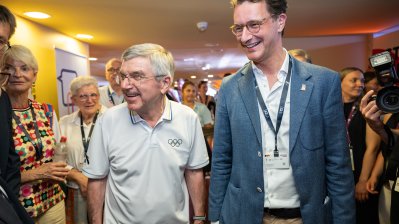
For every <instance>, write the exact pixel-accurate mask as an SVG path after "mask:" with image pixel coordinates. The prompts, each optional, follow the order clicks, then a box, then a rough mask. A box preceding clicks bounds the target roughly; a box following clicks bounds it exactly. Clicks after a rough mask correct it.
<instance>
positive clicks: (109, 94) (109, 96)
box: [107, 88, 125, 106]
mask: <svg viewBox="0 0 399 224" xmlns="http://www.w3.org/2000/svg"><path fill="white" fill-rule="evenodd" d="M107 92H108V100H109V102H111V103H112V105H114V106H115V105H116V104H115V100H114V98H113V97H112V93H111V91H110V90H109V88H107ZM123 102H125V99H122V103H123Z"/></svg>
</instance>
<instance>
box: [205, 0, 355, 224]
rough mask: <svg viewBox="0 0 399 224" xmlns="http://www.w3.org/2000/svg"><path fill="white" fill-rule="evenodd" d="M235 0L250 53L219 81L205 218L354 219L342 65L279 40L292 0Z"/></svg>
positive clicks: (238, 29) (257, 221) (231, 221)
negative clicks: (311, 59) (309, 56)
mask: <svg viewBox="0 0 399 224" xmlns="http://www.w3.org/2000/svg"><path fill="white" fill-rule="evenodd" d="M231 3H232V6H233V11H234V16H233V20H234V25H233V26H231V30H232V32H233V34H234V35H235V37H236V39H237V42H238V43H239V45H240V46H241V48H242V50H243V51H244V53H245V54H246V56H247V57H248V59H249V60H250V62H248V63H247V64H246V65H244V67H243V68H241V69H240V70H239V71H237V72H236V73H235V74H233V75H231V76H228V77H227V78H224V79H223V81H222V85H221V87H220V90H219V95H218V101H217V109H216V120H215V140H214V145H213V151H212V174H211V183H210V192H209V195H210V197H209V219H210V220H211V221H212V222H213V223H217V222H219V223H228V224H239V223H251V224H261V223H264V224H269V223H291V224H296V223H298V224H299V223H306V224H308V223H314V224H319V223H337V224H338V223H346V224H353V223H354V222H355V200H354V198H355V197H354V183H353V175H352V171H351V167H350V157H349V150H348V144H347V141H346V132H345V123H344V114H343V107H342V98H341V88H340V80H339V76H338V74H337V73H336V72H334V71H331V70H329V69H326V68H323V67H320V66H316V65H313V64H310V63H302V62H298V61H297V60H294V59H293V58H291V56H290V55H289V54H288V53H287V50H286V49H284V48H283V46H282V40H283V39H282V35H283V31H284V27H285V23H286V20H287V14H286V10H287V1H286V0H232V1H231Z"/></svg>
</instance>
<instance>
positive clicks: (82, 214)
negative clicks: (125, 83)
mask: <svg viewBox="0 0 399 224" xmlns="http://www.w3.org/2000/svg"><path fill="white" fill-rule="evenodd" d="M70 92H71V99H72V102H73V103H74V104H75V105H76V106H77V107H78V108H79V110H77V111H75V112H74V113H72V114H70V115H66V116H64V117H62V118H61V119H60V128H61V133H62V134H63V136H66V137H67V143H66V144H67V149H68V155H67V163H68V165H70V166H72V167H73V168H72V170H71V172H70V173H69V175H68V176H67V180H68V182H67V186H68V194H67V195H68V196H67V197H68V198H67V223H87V206H86V194H87V181H88V179H87V177H86V176H84V175H83V174H82V173H81V168H82V165H83V163H84V162H86V163H90V160H89V159H90V158H88V157H87V150H88V148H89V144H90V138H91V134H92V132H93V129H94V126H95V124H96V121H97V118H98V117H99V116H101V115H102V113H103V112H104V111H105V110H106V107H104V106H102V105H101V104H100V101H99V99H100V94H99V91H98V84H97V80H96V79H95V78H93V77H91V76H79V77H77V78H75V79H73V80H72V81H71V84H70Z"/></svg>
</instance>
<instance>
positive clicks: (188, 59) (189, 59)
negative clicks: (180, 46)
mask: <svg viewBox="0 0 399 224" xmlns="http://www.w3.org/2000/svg"><path fill="white" fill-rule="evenodd" d="M183 61H186V62H187V61H194V58H185V59H183Z"/></svg>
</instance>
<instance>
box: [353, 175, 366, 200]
mask: <svg viewBox="0 0 399 224" xmlns="http://www.w3.org/2000/svg"><path fill="white" fill-rule="evenodd" d="M366 185H367V181H363V180H359V181H358V182H357V183H356V186H355V197H356V200H358V201H360V202H364V201H367V199H369V192H368V191H367V187H366Z"/></svg>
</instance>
